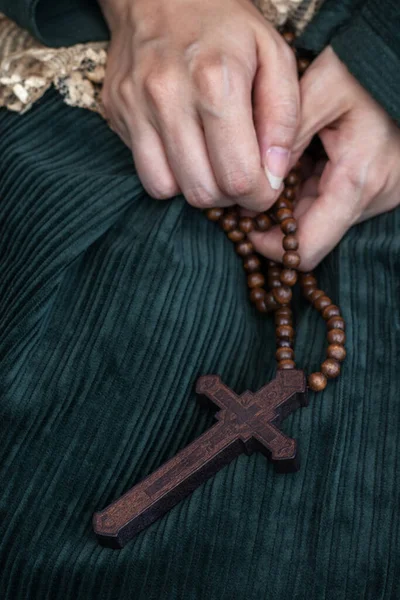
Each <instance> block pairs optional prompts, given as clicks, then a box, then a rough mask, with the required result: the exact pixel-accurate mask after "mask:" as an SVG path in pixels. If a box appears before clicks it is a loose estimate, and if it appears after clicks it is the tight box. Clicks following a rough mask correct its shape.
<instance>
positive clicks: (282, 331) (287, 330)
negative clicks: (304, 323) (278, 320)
mask: <svg viewBox="0 0 400 600" xmlns="http://www.w3.org/2000/svg"><path fill="white" fill-rule="evenodd" d="M275 332H276V337H278V338H285V339H289V340H292V339H293V338H294V329H293V327H291V326H290V325H279V327H277V328H276V330H275Z"/></svg>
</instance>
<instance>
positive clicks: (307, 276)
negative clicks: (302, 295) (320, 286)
mask: <svg viewBox="0 0 400 600" xmlns="http://www.w3.org/2000/svg"><path fill="white" fill-rule="evenodd" d="M300 285H301V287H302V288H306V287H310V286H312V287H313V288H314V289H315V288H316V287H317V280H316V279H315V277H314V275H311V273H302V274H301V275H300Z"/></svg>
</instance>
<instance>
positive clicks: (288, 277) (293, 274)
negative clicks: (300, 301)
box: [280, 269, 297, 287]
mask: <svg viewBox="0 0 400 600" xmlns="http://www.w3.org/2000/svg"><path fill="white" fill-rule="evenodd" d="M280 279H281V283H283V284H284V285H289V286H290V287H292V286H293V285H294V284H295V283H296V281H297V271H295V270H294V269H282V273H281V277H280Z"/></svg>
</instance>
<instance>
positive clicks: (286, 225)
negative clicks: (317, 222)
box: [281, 218, 297, 235]
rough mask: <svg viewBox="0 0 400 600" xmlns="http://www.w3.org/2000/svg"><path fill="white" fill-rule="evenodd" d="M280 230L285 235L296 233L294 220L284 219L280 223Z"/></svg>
mask: <svg viewBox="0 0 400 600" xmlns="http://www.w3.org/2000/svg"><path fill="white" fill-rule="evenodd" d="M281 229H282V232H283V233H284V234H285V235H289V234H293V233H296V231H297V222H296V219H293V218H290V219H285V220H284V221H282V223H281Z"/></svg>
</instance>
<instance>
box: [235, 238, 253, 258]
mask: <svg viewBox="0 0 400 600" xmlns="http://www.w3.org/2000/svg"><path fill="white" fill-rule="evenodd" d="M236 252H237V253H238V254H239V255H240V256H250V254H253V253H254V248H253V244H252V243H251V242H250V241H249V240H243V241H242V242H239V243H238V244H236Z"/></svg>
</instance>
